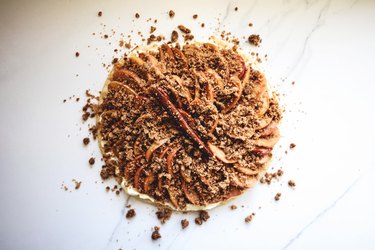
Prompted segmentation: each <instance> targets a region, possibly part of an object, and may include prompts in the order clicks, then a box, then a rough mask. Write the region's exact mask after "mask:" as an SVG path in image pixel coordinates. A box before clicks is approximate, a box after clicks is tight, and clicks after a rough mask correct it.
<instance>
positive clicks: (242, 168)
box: [233, 164, 262, 175]
mask: <svg viewBox="0 0 375 250" xmlns="http://www.w3.org/2000/svg"><path fill="white" fill-rule="evenodd" d="M233 167H234V168H235V169H237V171H238V172H241V173H243V174H245V175H256V174H258V173H259V172H260V171H262V169H261V168H257V167H256V166H255V168H256V170H253V169H251V168H249V167H245V166H241V165H239V164H234V165H233Z"/></svg>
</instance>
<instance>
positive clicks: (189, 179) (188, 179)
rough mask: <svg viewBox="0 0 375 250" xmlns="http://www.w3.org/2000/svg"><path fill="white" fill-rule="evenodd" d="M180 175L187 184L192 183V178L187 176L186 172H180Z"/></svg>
mask: <svg viewBox="0 0 375 250" xmlns="http://www.w3.org/2000/svg"><path fill="white" fill-rule="evenodd" d="M180 174H181V176H182V178H183V179H184V180H185V181H186V182H187V183H190V182H191V176H190V175H188V174H186V173H185V171H184V170H182V169H181V170H180Z"/></svg>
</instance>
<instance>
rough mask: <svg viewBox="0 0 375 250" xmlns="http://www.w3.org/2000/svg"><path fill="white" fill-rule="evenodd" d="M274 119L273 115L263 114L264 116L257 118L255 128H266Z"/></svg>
mask: <svg viewBox="0 0 375 250" xmlns="http://www.w3.org/2000/svg"><path fill="white" fill-rule="evenodd" d="M272 120H273V117H267V116H263V117H262V118H260V119H258V120H257V123H256V124H254V129H255V130H260V129H262V128H265V127H267V126H268V125H269V124H270V123H271V122H272Z"/></svg>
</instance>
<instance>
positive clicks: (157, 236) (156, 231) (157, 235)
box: [151, 227, 161, 240]
mask: <svg viewBox="0 0 375 250" xmlns="http://www.w3.org/2000/svg"><path fill="white" fill-rule="evenodd" d="M159 230H160V228H159V227H154V231H153V232H152V234H151V239H152V240H157V239H160V238H161V235H160V233H159Z"/></svg>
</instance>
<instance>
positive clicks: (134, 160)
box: [124, 155, 142, 181]
mask: <svg viewBox="0 0 375 250" xmlns="http://www.w3.org/2000/svg"><path fill="white" fill-rule="evenodd" d="M141 157H142V155H138V156H136V157H135V158H134V159H133V160H131V161H129V162H128V163H127V164H126V165H125V172H124V176H125V180H126V181H130V170H131V169H132V166H133V165H134V164H137V161H138V160H140V159H141Z"/></svg>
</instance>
